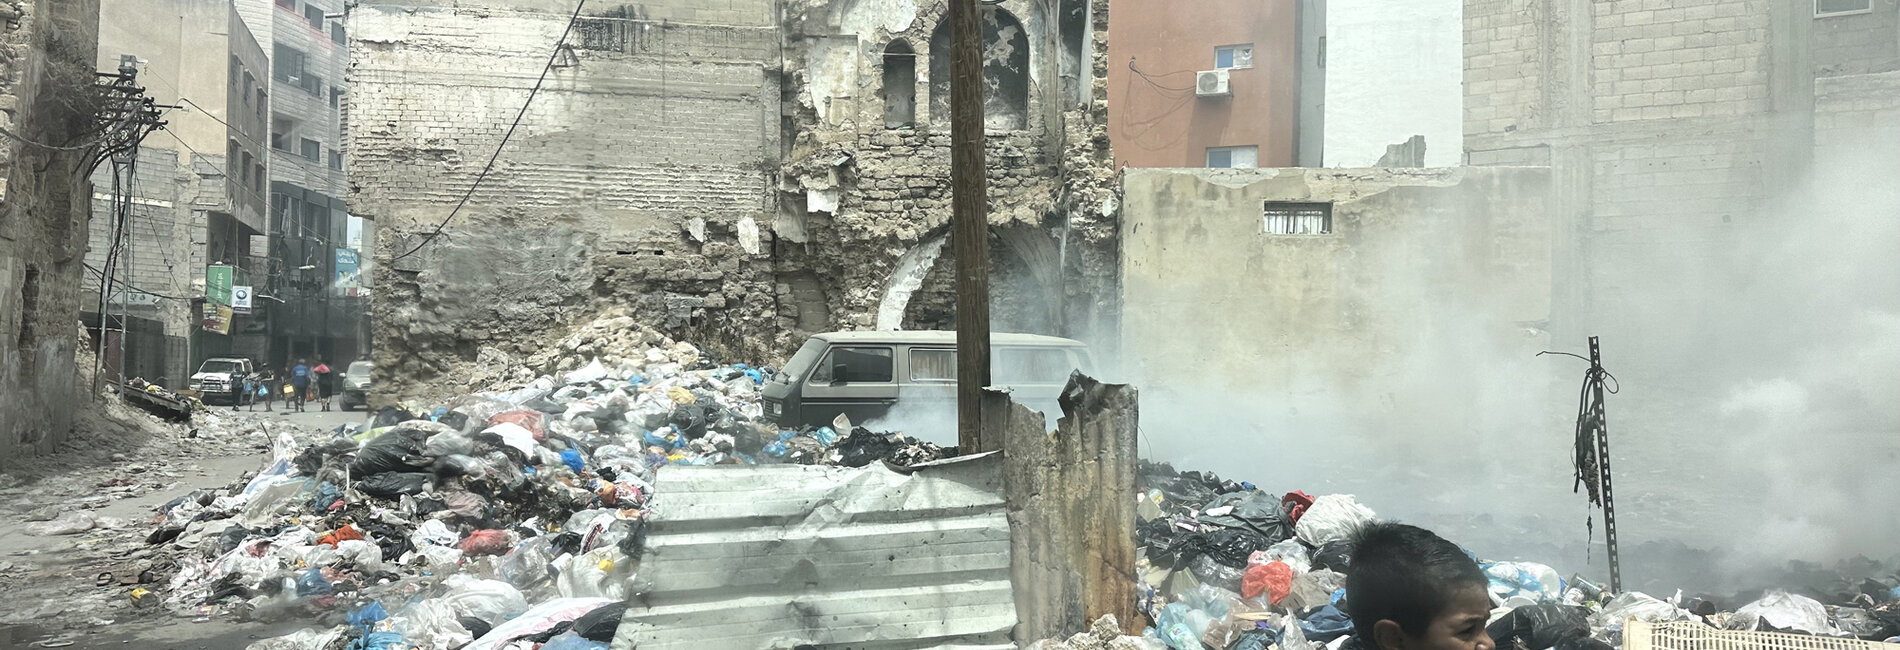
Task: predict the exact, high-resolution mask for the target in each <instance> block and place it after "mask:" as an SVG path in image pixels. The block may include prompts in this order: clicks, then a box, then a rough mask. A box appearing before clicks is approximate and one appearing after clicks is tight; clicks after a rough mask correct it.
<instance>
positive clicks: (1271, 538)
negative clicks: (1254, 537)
mask: <svg viewBox="0 0 1900 650" xmlns="http://www.w3.org/2000/svg"><path fill="white" fill-rule="evenodd" d="M1201 512H1202V514H1201V523H1205V524H1213V525H1216V526H1226V527H1228V528H1244V529H1247V530H1251V531H1253V532H1255V533H1258V534H1260V535H1261V536H1263V537H1265V538H1266V540H1267V541H1266V544H1265V545H1263V546H1271V545H1273V544H1275V543H1277V542H1279V541H1281V540H1284V539H1286V538H1288V537H1292V536H1293V528H1292V526H1291V525H1290V524H1288V523H1287V521H1286V515H1285V514H1284V513H1283V512H1282V511H1281V506H1280V499H1279V498H1278V497H1275V496H1273V495H1271V494H1267V493H1266V492H1262V491H1260V490H1246V491H1241V492H1231V493H1228V494H1223V495H1220V496H1218V497H1215V498H1214V500H1212V501H1209V502H1208V503H1207V506H1206V507H1204V508H1202V509H1201Z"/></svg>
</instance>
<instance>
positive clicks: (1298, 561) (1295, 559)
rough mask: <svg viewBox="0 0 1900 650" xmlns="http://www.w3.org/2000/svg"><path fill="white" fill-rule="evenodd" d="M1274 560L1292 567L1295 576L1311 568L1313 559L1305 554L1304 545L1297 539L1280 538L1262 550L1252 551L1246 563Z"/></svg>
mask: <svg viewBox="0 0 1900 650" xmlns="http://www.w3.org/2000/svg"><path fill="white" fill-rule="evenodd" d="M1274 561H1279V562H1281V563H1284V564H1286V565H1287V566H1288V567H1292V569H1293V575H1294V576H1295V577H1298V576H1299V575H1301V574H1304V573H1306V572H1308V571H1312V570H1313V561H1312V559H1311V556H1310V555H1308V554H1307V551H1306V545H1305V544H1301V543H1300V540H1297V539H1287V540H1281V541H1280V542H1279V543H1277V544H1274V545H1272V546H1269V547H1267V548H1266V549H1264V550H1259V551H1254V553H1253V555H1252V556H1250V557H1248V558H1247V564H1248V565H1255V564H1259V565H1267V564H1272V563H1273V562H1274Z"/></svg>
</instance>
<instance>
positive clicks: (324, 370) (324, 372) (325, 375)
mask: <svg viewBox="0 0 1900 650" xmlns="http://www.w3.org/2000/svg"><path fill="white" fill-rule="evenodd" d="M310 372H313V373H316V380H317V403H319V404H322V405H323V410H325V411H328V410H330V394H331V393H333V392H335V391H334V389H333V388H331V385H330V382H331V379H332V376H333V375H334V373H332V372H330V364H329V362H326V361H324V360H323V359H321V358H319V359H317V367H315V368H311V369H310Z"/></svg>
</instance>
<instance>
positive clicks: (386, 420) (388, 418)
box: [369, 406, 416, 429]
mask: <svg viewBox="0 0 1900 650" xmlns="http://www.w3.org/2000/svg"><path fill="white" fill-rule="evenodd" d="M414 419H416V414H414V413H410V412H408V411H404V410H402V409H399V408H396V407H394V406H385V407H383V410H381V411H377V412H376V419H375V420H372V421H371V422H370V425H369V428H371V429H380V428H383V427H393V426H396V425H398V424H402V423H404V422H408V421H410V420H414Z"/></svg>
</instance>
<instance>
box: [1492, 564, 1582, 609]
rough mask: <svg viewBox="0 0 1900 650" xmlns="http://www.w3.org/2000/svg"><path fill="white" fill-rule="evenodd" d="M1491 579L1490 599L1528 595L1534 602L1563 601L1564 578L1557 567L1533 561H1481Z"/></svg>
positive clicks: (1501, 599)
mask: <svg viewBox="0 0 1900 650" xmlns="http://www.w3.org/2000/svg"><path fill="white" fill-rule="evenodd" d="M1482 568H1483V569H1484V575H1485V577H1487V578H1489V579H1490V581H1491V585H1490V592H1491V600H1492V602H1497V603H1502V602H1504V601H1506V600H1510V599H1512V598H1528V599H1530V600H1532V601H1534V602H1538V603H1557V602H1562V601H1563V595H1564V581H1563V578H1562V577H1559V576H1558V575H1557V570H1556V569H1552V568H1550V567H1548V566H1544V565H1542V564H1538V563H1536V562H1496V563H1492V564H1486V565H1483V566H1482Z"/></svg>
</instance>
